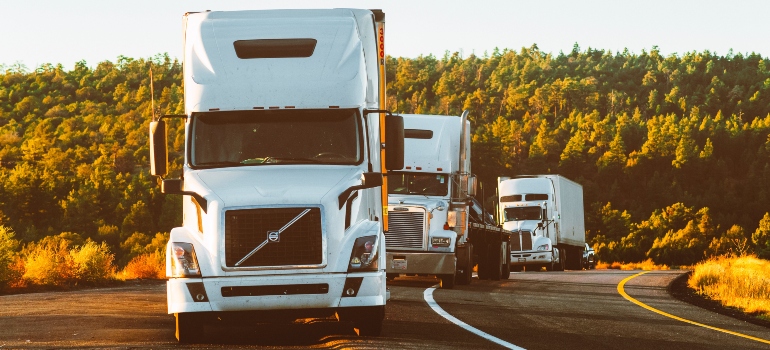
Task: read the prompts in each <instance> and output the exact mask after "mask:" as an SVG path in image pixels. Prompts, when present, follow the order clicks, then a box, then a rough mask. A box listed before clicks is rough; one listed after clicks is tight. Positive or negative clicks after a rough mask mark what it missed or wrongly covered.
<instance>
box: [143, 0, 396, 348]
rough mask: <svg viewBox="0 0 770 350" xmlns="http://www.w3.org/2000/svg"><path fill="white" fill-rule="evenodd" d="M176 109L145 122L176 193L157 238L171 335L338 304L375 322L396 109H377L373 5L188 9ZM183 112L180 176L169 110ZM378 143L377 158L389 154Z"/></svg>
mask: <svg viewBox="0 0 770 350" xmlns="http://www.w3.org/2000/svg"><path fill="white" fill-rule="evenodd" d="M183 22H184V49H185V50H184V88H185V91H184V97H185V102H184V103H185V115H181V116H163V117H160V118H154V119H156V120H154V121H152V122H151V123H150V140H151V141H150V143H151V145H150V149H151V173H152V174H153V175H156V176H159V177H161V179H162V181H161V192H162V193H165V194H178V195H183V196H184V200H183V212H184V218H183V224H182V227H177V228H174V229H172V230H171V233H170V240H169V242H168V245H167V252H166V253H167V258H166V261H167V265H166V273H167V276H168V278H169V280H168V282H167V298H168V312H169V313H170V314H174V315H175V317H176V336H177V338H178V340H179V341H180V342H195V341H199V340H200V338H201V336H202V335H203V332H204V325H207V324H209V323H210V322H228V321H233V322H237V323H238V324H244V323H246V322H248V323H257V322H276V321H282V320H286V321H294V320H295V319H298V318H313V317H335V316H336V317H338V318H339V320H340V321H344V322H347V323H350V324H352V325H353V326H354V327H355V328H357V329H358V330H359V334H361V335H378V334H379V333H380V330H381V328H382V322H383V318H384V308H385V303H386V300H387V291H386V287H385V281H386V275H385V244H384V243H385V242H384V240H385V237H384V230H387V210H383V208H384V207H387V187H386V186H387V184H385V183H383V175H384V174H385V173H386V169H401V168H402V167H403V120H402V119H401V118H400V117H399V116H393V115H390V113H387V112H386V111H385V74H384V72H385V67H384V64H385V54H384V51H383V50H384V14H383V13H382V12H381V11H378V10H372V11H370V10H357V9H330V10H271V11H237V12H209V11H207V12H201V13H187V14H185V15H184V18H183ZM169 117H179V118H183V120H184V125H185V140H186V141H185V153H184V164H183V168H182V171H181V178H177V179H170V178H166V179H163V177H164V176H166V175H167V172H168V171H167V162H168V160H167V158H168V156H167V154H168V152H167V142H168V141H167V136H166V121H165V119H167V118H169ZM386 154H387V157H386Z"/></svg>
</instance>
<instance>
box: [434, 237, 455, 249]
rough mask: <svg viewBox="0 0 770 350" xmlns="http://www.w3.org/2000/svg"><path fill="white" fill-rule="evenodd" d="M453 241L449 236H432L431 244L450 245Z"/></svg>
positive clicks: (435, 245) (438, 245)
mask: <svg viewBox="0 0 770 350" xmlns="http://www.w3.org/2000/svg"><path fill="white" fill-rule="evenodd" d="M451 243H452V239H451V238H449V237H431V238H430V244H431V245H432V246H433V248H436V247H448V246H449V245H450V244H451Z"/></svg>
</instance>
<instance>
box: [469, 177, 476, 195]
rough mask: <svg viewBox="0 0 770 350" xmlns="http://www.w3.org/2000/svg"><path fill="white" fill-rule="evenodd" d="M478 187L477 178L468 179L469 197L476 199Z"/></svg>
mask: <svg viewBox="0 0 770 350" xmlns="http://www.w3.org/2000/svg"><path fill="white" fill-rule="evenodd" d="M477 187H478V183H477V181H476V177H475V176H471V177H469V178H468V196H471V197H475V196H476V188H477Z"/></svg>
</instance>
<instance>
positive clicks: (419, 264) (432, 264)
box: [385, 252, 457, 275]
mask: <svg viewBox="0 0 770 350" xmlns="http://www.w3.org/2000/svg"><path fill="white" fill-rule="evenodd" d="M386 256H387V257H386V261H385V272H387V273H417V274H426V275H446V274H454V273H455V269H456V268H457V259H456V257H455V253H426V252H387V254H386Z"/></svg>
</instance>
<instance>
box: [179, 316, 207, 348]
mask: <svg viewBox="0 0 770 350" xmlns="http://www.w3.org/2000/svg"><path fill="white" fill-rule="evenodd" d="M174 317H175V318H176V339H177V340H178V341H179V342H180V343H188V344H189V343H198V342H200V341H201V340H203V322H202V321H201V319H200V317H198V315H197V314H195V313H189V312H182V313H175V314H174Z"/></svg>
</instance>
